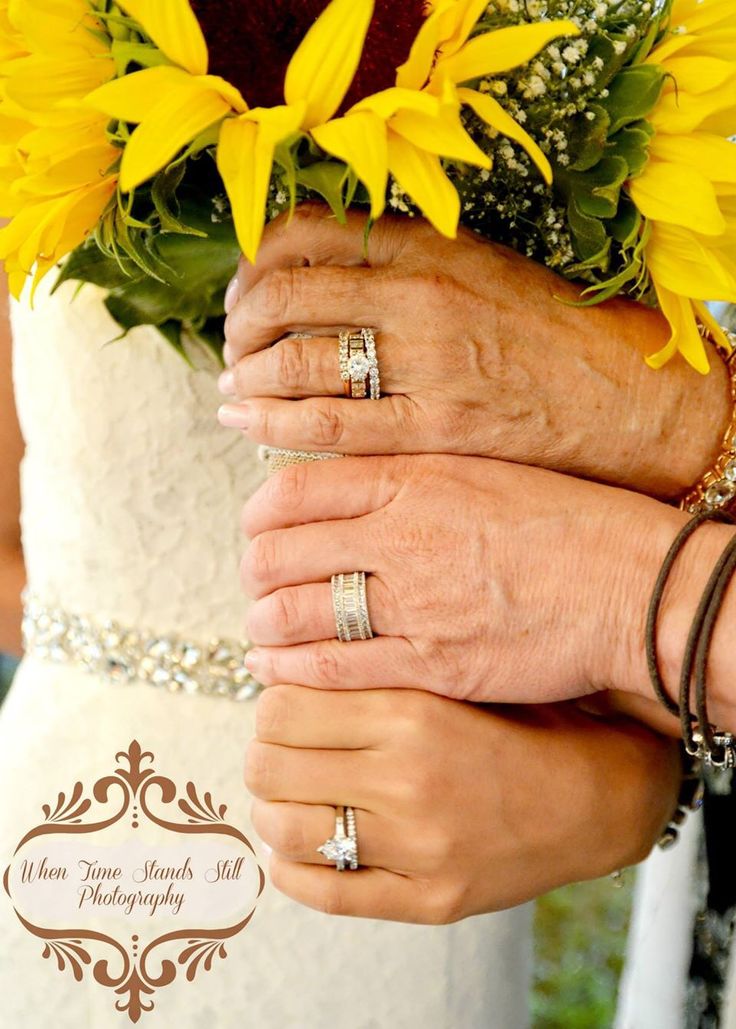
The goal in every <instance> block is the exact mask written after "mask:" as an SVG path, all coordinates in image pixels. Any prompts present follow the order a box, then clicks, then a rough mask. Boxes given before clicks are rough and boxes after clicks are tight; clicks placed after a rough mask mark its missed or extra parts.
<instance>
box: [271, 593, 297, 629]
mask: <svg viewBox="0 0 736 1029" xmlns="http://www.w3.org/2000/svg"><path fill="white" fill-rule="evenodd" d="M268 606H269V608H270V611H269V614H268V616H267V618H268V624H269V628H271V629H272V630H276V631H277V632H278V634H279V636H280V637H283V638H284V639H286V640H290V639H292V638H293V637H294V636H295V635H296V633H297V630H298V628H299V625H300V623H301V621H302V618H301V612H300V610H299V603H298V601H297V599H296V597H295V595H294V593H293V592H292V591H291V590H280V591H279V592H278V593H274V594H273V595H272V596H271V597H269V600H268Z"/></svg>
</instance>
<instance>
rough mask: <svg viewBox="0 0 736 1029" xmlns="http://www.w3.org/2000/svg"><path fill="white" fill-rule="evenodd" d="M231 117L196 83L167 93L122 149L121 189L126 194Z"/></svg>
mask: <svg viewBox="0 0 736 1029" xmlns="http://www.w3.org/2000/svg"><path fill="white" fill-rule="evenodd" d="M229 113H230V105H229V104H228V103H227V102H226V101H225V100H223V99H222V97H221V96H219V95H218V94H217V93H215V92H213V91H210V90H206V91H204V92H203V91H202V85H201V83H200V82H199V81H198V80H197V79H188V80H187V81H186V82H185V83H182V84H181V85H179V86H177V87H176V88H175V89H170V90H169V91H168V93H166V94H165V95H164V96H163V97H162V99H161V100H159V101H158V103H155V104H154V105H153V107H151V109H150V111H149V113H148V114H147V115H146V117H145V118H144V120H143V121H142V122H141V124H140V125H139V126H138V128H137V129H136V130H135V132H134V133H133V135H132V136H131V137H130V140H129V142H128V144H127V146H126V147H125V151H124V153H123V161H122V165H121V168H120V185H121V187H122V189H123V190H124V191H125V192H128V191H129V190H132V189H135V187H136V186H139V185H140V184H141V183H142V182H145V181H146V179H150V178H151V176H153V175H155V174H156V172H158V171H160V170H161V169H162V168H164V167H166V165H167V164H168V163H169V161H171V160H172V158H174V157H175V156H176V155H177V154H178V152H179V151H180V150H181V149H182V147H185V146H186V145H187V143H191V142H192V140H193V139H196V137H197V136H198V135H199V134H200V133H201V132H204V130H205V129H207V128H209V127H210V125H214V124H215V123H216V122H218V121H220V120H221V119H222V118H224V117H225V116H226V115H227V114H229Z"/></svg>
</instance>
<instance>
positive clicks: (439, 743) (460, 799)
mask: <svg viewBox="0 0 736 1029" xmlns="http://www.w3.org/2000/svg"><path fill="white" fill-rule="evenodd" d="M680 774H681V771H680V761H679V756H678V750H677V747H676V746H675V745H674V744H669V743H666V742H665V741H664V740H663V739H661V738H657V737H656V736H654V735H653V734H651V733H649V732H648V731H647V730H645V729H643V728H640V727H636V726H634V725H633V724H632V723H628V722H626V721H619V722H618V723H613V724H604V723H602V722H600V721H597V720H595V719H592V718H590V717H588V716H586V715H584V714H582V713H581V712H579V711H576V710H575V709H574V707H571V706H568V705H559V706H550V707H547V708H544V709H528V710H525V711H522V712H512V711H510V710H504V711H496V712H491V711H489V710H488V709H485V708H483V707H481V706H476V705H469V704H461V703H457V702H455V701H448V700H444V699H441V698H439V697H434V696H431V695H430V694H427V693H422V692H418V691H416V690H405V691H396V690H380V689H379V690H371V691H369V692H365V693H363V692H359V693H344V692H343V693H324V692H321V691H319V690H310V689H304V688H302V687H296V686H288V687H287V686H279V687H275V688H273V689H269V690H266V691H265V692H264V693H263V694H262V696H261V697H260V699H259V701H258V707H257V739H256V740H254V741H253V742H252V743H251V744H250V746H249V749H248V756H247V761H246V784H247V786H248V789H249V790H250V791H251V793H252V794H253V795H254V796H255V797H256V798H258V799H257V800H255V801H254V804H253V809H252V818H253V824H254V826H255V829H256V831H257V832H258V833H259V835H260V836H261V838H262V839H263V840H264V841H265V842H266V843H267V844H268V845H269V846H270V847H272V848H273V851H274V853H273V854H272V855H271V860H270V878H271V881H272V882H273V884H274V885H275V886H276V887H277V889H279V890H281V891H282V892H283V893H285V894H287V895H288V896H290V897H292V898H293V899H295V900H297V901H300V902H301V903H303V904H305V905H307V906H309V907H313V908H317V909H319V910H322V911H325V912H328V913H330V914H334V915H338V914H339V915H357V916H363V917H367V918H379V919H391V920H394V921H402V922H415V923H447V922H454V921H457V920H458V919H461V918H465V917H467V916H469V915H475V914H480V913H482V912H488V911H496V910H500V909H503V908H507V907H511V906H513V905H516V904H520V903H523V902H524V901H527V900H529V899H531V898H532V897H536V896H539V895H541V894H542V893H545V892H547V891H548V890H550V889H553V888H555V887H557V886H560V885H562V884H563V883H568V882H575V881H579V880H581V879H590V878H594V877H596V876H599V875H605V874H608V873H609V872H612V871H613V870H615V869H617V868H621V867H624V866H626V865H630V864H633V863H635V862H637V861H639V860H641V859H642V858H643V857H645V855H646V854H647V853H648V852H649V850H650V849H651V847H652V846H653V845H654V843H655V842H656V840H657V838H658V837H659V835H660V833H661V831H662V829H663V828H664V825H665V824H666V822H667V820H668V819H669V817H670V816H671V814H672V812H673V810H674V808H675V805H676V798H677V792H678V788H679V779H680ZM469 786H471V787H472V788H469ZM337 804H343V805H350V806H352V807H353V808H355V811H356V825H357V833H358V844H359V858H360V864H361V866H362V867H361V868H360V869H359V870H358V871H355V872H345V873H342V874H338V873H337V872H336V871H335V869H334V866H333V867H326V866H327V864H328V863H327V861H326V860H325V858H323V857H322V855H321V854H319V853H317V849H316V848H317V847H318V846H319V845H320V844H322V843H324V841H325V840H326V839H327V838H328V837H329V836H331V835H332V834H333V832H334V827H335V811H334V807H333V806H332V805H337Z"/></svg>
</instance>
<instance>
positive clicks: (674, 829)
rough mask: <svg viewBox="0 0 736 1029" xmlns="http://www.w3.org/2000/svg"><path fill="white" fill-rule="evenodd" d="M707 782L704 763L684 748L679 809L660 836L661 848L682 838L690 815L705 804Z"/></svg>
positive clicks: (678, 800) (678, 799)
mask: <svg viewBox="0 0 736 1029" xmlns="http://www.w3.org/2000/svg"><path fill="white" fill-rule="evenodd" d="M704 796H705V782H704V781H703V765H702V762H700V761H699V760H698V759H697V758H693V757H692V756H691V755H690V754H688V753H687V751H686V750H685V749H684V748H683V751H682V784H681V786H680V795H679V797H678V798H677V809H676V810H675V813H674V815H673V816H672V818H671V819H670V821H669V823H668V825H667V828H666V829H665V831H664V832H663V833H662V835H661V836H660V838H659V842H658V844H657V846H658V847H659V849H660V850H669V849H670V847H674V845H675V844H676V843H677V841H678V840H679V838H680V830H681V829H682V827H683V825H684V824H685V822H686V821H687V819H688V816H689V815H691V814H693V813H694V812H695V811H699V810H700V808H701V807H702V806H703V799H704Z"/></svg>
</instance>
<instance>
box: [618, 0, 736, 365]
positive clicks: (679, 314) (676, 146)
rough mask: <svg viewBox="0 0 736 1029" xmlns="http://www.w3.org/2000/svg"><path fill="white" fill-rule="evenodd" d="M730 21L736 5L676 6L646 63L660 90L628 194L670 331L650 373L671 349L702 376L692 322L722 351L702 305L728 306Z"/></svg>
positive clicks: (735, 285) (732, 264) (733, 278)
mask: <svg viewBox="0 0 736 1029" xmlns="http://www.w3.org/2000/svg"><path fill="white" fill-rule="evenodd" d="M735 23H736V0H676V2H675V3H674V5H673V7H672V14H671V20H670V24H669V28H668V31H667V33H666V35H665V37H664V39H663V40H662V41H661V42H660V44H659V45H658V46H657V47H655V49H654V50H653V51H652V53H651V54H650V55H649V57H648V62H649V63H651V64H655V65H658V66H660V67H661V68H662V70H663V71H664V73H665V76H666V78H665V86H664V89H663V92H662V96H661V98H660V100H659V103H658V104H657V107H656V108H655V110H654V112H653V113H652V115H650V118H649V121H650V123H651V125H652V128H653V129H654V131H655V134H654V137H653V139H652V142H651V146H650V156H649V162H648V164H647V166H646V168H645V169H644V171H643V173H642V174H641V175H639V176H638V177H637V178H636V179H634V180H632V181H631V182H630V184H629V192H630V194H631V197H632V199H633V201H634V203H635V204H636V206H637V208H638V209H639V210H640V211H641V213H642V214H643V215H644V216H645V217H646V218H647V220H648V232H649V240H648V243H647V246H646V250H645V259H646V264H647V267H648V269H649V273H650V276H651V279H652V282H653V283H654V286H655V287H656V290H657V295H658V297H659V303H660V306H661V308H662V311H663V312H664V314H665V315H666V316H667V318H668V320H669V322H670V325H671V326H672V337H671V339H670V341H669V343H668V344H667V346H666V347H665V348H664V349H663V350H661V351H660V352H659V353H657V354H654V355H653V356H652V357H650V358H649V363H650V364H651V365H652V366H653V367H655V368H658V367H661V366H662V365H663V364H665V363H666V362H667V361H668V360H670V358H672V357H673V356H674V355H675V354H676V353H677V352H678V351H679V353H681V354H682V355H683V357H684V358H685V359H686V360H687V361H688V362H689V363H690V364H691V365H692V366H693V367H694V368H696V369H697V370H698V371H699V372H702V373H703V374H705V373H707V372H708V370H709V363H708V357H707V353H706V349H705V346H704V343H703V339H702V336H701V334H700V331H699V325H700V324H704V325H706V327H707V328H708V329H709V330H710V332H711V333H712V335H713V336H714V337H715V339H716V341H717V342H718V343H720V344H721V345H722V346H723V348H724V349H725V350H726V351H728V350H730V346H729V343H728V340H727V338H726V336H725V334H724V333H723V332H722V330H721V329H720V328H719V327H718V325H717V324H716V323H715V322H714V320H713V318H712V317H711V316H710V314H709V313H708V310H707V308H706V306H705V302H706V301H708V300H722V301H726V302H730V303H734V302H736V145H734V143H733V141H731V140H729V137H730V136H733V135H734V133H736V56H735V54H736V32H735V31H734V24H735Z"/></svg>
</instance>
